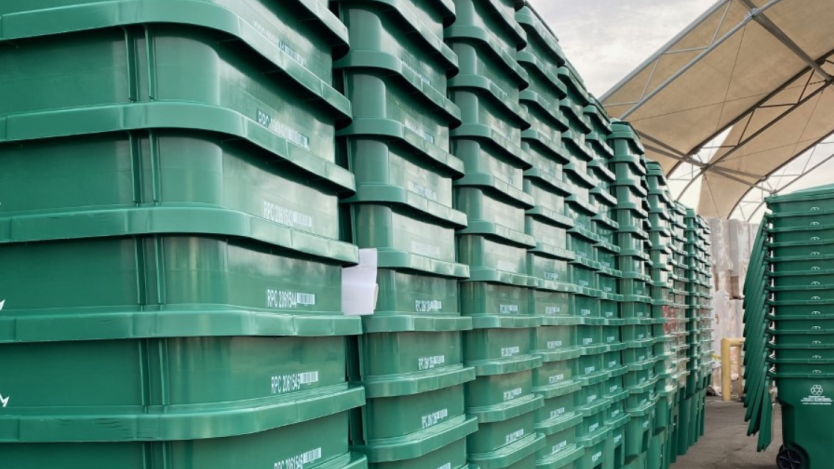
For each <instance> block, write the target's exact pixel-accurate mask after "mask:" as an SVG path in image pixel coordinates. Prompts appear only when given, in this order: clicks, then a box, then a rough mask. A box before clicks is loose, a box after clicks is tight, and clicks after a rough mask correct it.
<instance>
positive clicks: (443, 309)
mask: <svg viewBox="0 0 834 469" xmlns="http://www.w3.org/2000/svg"><path fill="white" fill-rule="evenodd" d="M334 5H336V6H337V7H338V11H339V14H340V16H341V19H342V21H343V22H344V24H345V25H346V26H347V28H348V32H349V34H350V43H351V51H350V52H349V53H348V54H347V55H346V56H345V57H343V58H342V59H340V60H339V61H337V62H336V63H335V68H336V78H337V82H338V83H339V85H340V86H341V87H342V89H343V90H344V92H345V95H346V96H347V97H348V98H349V99H350V100H351V102H352V105H353V122H352V123H351V125H349V126H348V127H346V128H345V129H342V130H341V131H340V132H339V136H340V137H341V138H340V144H341V145H340V151H341V153H340V158H341V159H342V161H341V162H342V163H343V164H344V165H346V166H347V167H348V168H349V169H350V170H351V171H352V172H353V174H354V175H355V177H356V193H355V194H354V195H352V196H351V197H347V198H345V199H344V200H343V207H344V211H345V213H346V214H347V215H348V216H347V218H348V219H349V220H350V222H351V225H350V231H349V237H350V238H351V239H352V240H353V242H354V243H356V244H357V245H358V246H359V247H360V248H373V249H376V250H377V253H378V267H379V269H378V272H377V284H378V286H379V293H378V299H377V308H376V311H375V313H374V314H373V315H370V316H365V317H364V318H363V332H364V334H363V335H362V336H361V337H360V338H359V339H358V340H357V341H356V344H355V349H354V350H355V354H356V356H357V357H358V362H357V363H355V364H354V365H355V366H354V367H353V368H352V369H351V378H352V379H353V380H354V381H356V382H359V383H361V384H362V385H363V386H364V387H365V391H366V394H367V398H368V402H367V404H366V405H365V407H364V408H363V409H361V410H359V411H356V412H354V418H353V422H352V425H351V433H352V434H351V441H352V444H353V445H354V447H355V448H356V449H357V450H359V451H362V452H363V453H365V454H366V455H367V456H368V460H369V462H370V463H371V466H372V467H375V468H380V469H382V468H392V467H397V468H423V467H444V465H445V466H446V467H450V468H455V469H456V468H460V467H466V465H467V464H468V463H467V449H466V437H467V436H468V435H470V434H472V433H473V432H474V431H475V430H476V429H477V420H476V419H475V418H474V417H469V416H467V414H466V410H465V404H464V396H465V390H464V386H465V383H467V382H469V381H472V380H473V379H474V378H475V369H474V368H472V367H471V366H467V365H464V357H463V353H462V350H463V344H462V334H463V332H462V331H466V330H471V329H472V319H471V318H469V317H464V316H461V313H460V301H459V280H460V279H465V278H467V277H468V276H469V267H468V266H466V265H462V264H458V263H456V251H455V230H456V229H458V228H462V227H465V226H466V225H467V220H466V214H464V213H462V212H460V211H458V210H455V209H453V208H452V207H453V194H452V181H453V179H456V178H459V177H461V176H462V175H463V169H464V164H463V162H462V161H461V160H460V159H458V158H456V157H454V156H452V155H451V153H450V152H449V139H450V129H449V128H450V127H456V126H458V125H460V114H461V113H460V110H459V109H458V107H457V106H456V105H455V104H453V103H452V102H451V101H450V100H449V99H448V98H446V94H447V83H448V77H450V76H454V75H455V74H457V72H458V59H457V56H456V55H455V53H454V52H453V51H452V50H451V49H450V48H449V47H448V46H447V45H446V44H444V42H443V31H444V27H446V26H449V25H451V24H452V23H453V22H454V20H455V9H454V5H453V4H452V3H451V2H448V1H438V0H400V1H396V2H391V1H386V0H339V1H337V2H334ZM392 415H396V416H397V418H391V416H392Z"/></svg>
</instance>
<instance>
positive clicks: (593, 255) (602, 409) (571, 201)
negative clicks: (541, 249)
mask: <svg viewBox="0 0 834 469" xmlns="http://www.w3.org/2000/svg"><path fill="white" fill-rule="evenodd" d="M559 79H560V80H561V81H562V83H563V84H564V85H565V87H566V89H567V97H566V98H565V99H563V100H562V101H561V103H560V107H561V109H562V110H563V112H564V114H565V116H566V118H567V121H568V130H566V131H565V132H563V133H562V142H563V144H564V146H565V148H566V149H567V153H568V157H569V160H570V162H569V163H568V164H567V165H565V166H564V181H565V183H566V184H567V186H568V187H569V189H570V192H571V194H570V195H569V196H568V197H567V199H566V200H567V214H568V216H569V217H570V218H572V219H573V222H574V226H573V227H572V228H570V229H569V230H568V246H569V249H570V250H571V251H572V252H573V254H574V256H575V259H574V260H573V261H572V262H571V264H570V266H569V273H570V281H571V283H572V285H573V287H574V293H573V295H572V308H573V311H574V314H576V315H578V316H579V326H578V328H577V330H578V337H579V343H580V347H581V353H582V354H581V356H580V358H579V375H580V381H581V382H582V392H581V393H580V399H579V408H580V411H581V412H582V416H583V421H582V424H581V425H580V427H579V431H578V436H579V441H580V442H581V443H582V444H583V445H584V446H585V454H584V455H583V457H582V458H581V459H580V460H579V461H578V463H577V467H578V468H580V469H586V468H593V467H596V466H597V465H599V464H604V465H608V464H610V463H611V461H613V454H611V448H610V445H609V444H608V442H609V439H610V437H611V436H612V435H611V434H612V429H611V427H610V426H608V425H607V420H608V419H609V413H608V410H609V408H610V405H611V398H610V397H609V393H608V383H607V381H608V379H609V378H610V376H611V372H609V371H607V370H606V361H605V359H606V353H607V352H609V351H610V350H611V347H612V345H613V346H615V347H617V346H619V331H618V330H613V329H612V326H611V324H612V321H616V319H611V320H609V319H606V318H605V317H604V313H603V310H605V311H608V312H611V313H612V314H613V312H614V311H615V309H614V308H612V307H611V303H612V302H611V301H610V300H608V298H609V295H605V294H603V292H602V290H601V285H600V282H599V277H598V274H599V273H600V271H601V270H602V268H601V265H600V263H599V262H598V261H597V245H598V243H599V242H600V238H599V236H598V235H597V234H596V233H595V228H596V223H597V222H596V221H595V218H596V217H597V215H598V214H599V212H598V210H597V204H596V200H597V199H596V196H594V195H592V193H591V191H592V189H594V188H595V187H596V186H597V185H598V180H597V177H596V175H595V174H592V173H591V170H590V167H589V165H590V164H591V163H592V162H593V161H594V160H596V159H597V157H596V155H595V152H594V151H593V150H592V149H591V148H590V147H589V146H588V144H587V135H589V134H591V133H592V131H593V130H594V129H593V127H592V125H591V124H592V123H591V121H590V119H589V118H587V117H586V116H585V108H586V107H587V106H589V105H591V104H592V101H591V99H592V98H591V96H590V95H589V94H588V92H587V90H586V89H585V85H584V84H583V82H582V80H581V78H580V76H579V74H578V73H577V72H576V70H575V69H574V68H573V66H572V65H571V64H570V63H566V64H565V65H564V66H562V67H560V68H559ZM608 270H609V271H610V270H611V269H608ZM612 296H613V295H612Z"/></svg>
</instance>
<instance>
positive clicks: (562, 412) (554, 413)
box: [550, 407, 567, 419]
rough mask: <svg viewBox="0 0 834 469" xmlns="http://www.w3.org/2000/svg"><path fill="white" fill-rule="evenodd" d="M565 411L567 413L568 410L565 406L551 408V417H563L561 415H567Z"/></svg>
mask: <svg viewBox="0 0 834 469" xmlns="http://www.w3.org/2000/svg"><path fill="white" fill-rule="evenodd" d="M565 413H567V410H565V408H564V407H562V408H559V409H556V410H551V411H550V418H551V419H555V418H556V417H561V416H563V415H565Z"/></svg>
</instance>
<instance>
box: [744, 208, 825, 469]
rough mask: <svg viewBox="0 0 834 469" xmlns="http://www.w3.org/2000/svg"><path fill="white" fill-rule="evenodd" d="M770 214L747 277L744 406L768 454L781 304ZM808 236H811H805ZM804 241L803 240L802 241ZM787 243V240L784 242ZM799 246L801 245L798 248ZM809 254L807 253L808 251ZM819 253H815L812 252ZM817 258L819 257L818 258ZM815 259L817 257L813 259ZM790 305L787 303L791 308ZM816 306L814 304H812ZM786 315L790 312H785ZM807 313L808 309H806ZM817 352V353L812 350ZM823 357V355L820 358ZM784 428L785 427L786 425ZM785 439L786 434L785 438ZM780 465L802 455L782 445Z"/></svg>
mask: <svg viewBox="0 0 834 469" xmlns="http://www.w3.org/2000/svg"><path fill="white" fill-rule="evenodd" d="M769 224H770V215H769V214H765V216H764V218H763V219H762V222H761V224H760V225H759V232H758V233H757V235H756V240H755V241H754V242H753V245H752V246H751V252H750V263H749V265H748V270H747V277H746V279H745V284H744V337H745V341H744V361H743V363H744V395H743V398H744V405H745V407H747V412H746V413H745V421H749V422H750V423H749V425H748V428H747V434H748V435H754V434H756V433H759V438H758V442H757V450H758V451H764V450H765V449H767V448H768V447H769V446H770V443H771V442H772V433H773V432H772V430H773V420H772V412H773V402H772V398H771V395H770V390H771V387H772V385H773V376H772V375H770V374H769V372H768V371H769V368H770V363H768V357H769V356H770V355H771V354H772V353H773V351H772V347H771V346H769V345H768V344H769V343H770V340H771V336H770V335H769V334H768V329H769V328H770V326H771V321H770V320H769V319H768V313H769V312H770V310H771V308H774V307H776V306H777V305H776V304H775V303H774V302H773V301H772V300H771V299H770V295H771V293H770V291H769V290H768V288H767V285H768V281H767V280H768V278H767V275H766V272H767V271H768V270H769V269H770V264H769V260H770V259H771V257H770V248H771V246H773V243H772V242H771V241H770V238H769V237H770V230H771V228H770V227H769ZM805 236H806V237H807V234H806V235H805ZM800 239H801V238H800ZM783 242H784V241H783ZM791 244H793V245H794V246H796V243H788V244H786V245H785V246H784V247H785V248H790V247H791ZM781 247H782V246H778V245H776V246H773V249H774V250H779V249H780V248H781ZM797 247H798V246H797ZM806 252H807V251H806ZM812 252H815V251H812ZM785 257H786V259H789V258H791V257H796V258H797V259H798V260H799V259H808V257H805V256H785ZM814 257H816V256H814ZM810 259H813V258H810ZM804 303H805V301H804V300H801V303H799V305H800V307H803V306H804ZM789 304H790V303H788V304H786V305H785V306H788V305H789ZM810 306H812V307H813V304H810ZM785 311H786V312H787V311H789V310H785ZM806 311H807V310H806ZM815 345H818V346H820V348H823V347H825V346H824V345H823V344H822V343H820V344H815ZM812 352H813V350H812ZM820 357H821V355H820ZM783 426H784V424H783ZM783 438H784V435H783ZM780 449H781V450H783V451H780V453H783V454H779V456H778V459H777V462H779V459H784V460H785V462H787V463H789V464H786V465H783V467H788V468H790V467H791V466H792V464H790V463H791V459H793V457H794V456H798V458H801V457H802V454H799V453H797V454H794V453H793V452H794V450H793V448H791V445H788V446H787V447H786V446H784V445H783V446H782V448H780ZM796 462H798V463H799V464H796V465H794V467H796V466H798V467H802V464H801V462H802V461H801V460H800V459H797V461H796Z"/></svg>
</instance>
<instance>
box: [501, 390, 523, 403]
mask: <svg viewBox="0 0 834 469" xmlns="http://www.w3.org/2000/svg"><path fill="white" fill-rule="evenodd" d="M522 392H523V391H522V390H521V388H515V389H511V390H509V391H504V400H505V401H511V400H513V399H515V398H517V397H519V396H521V393H522Z"/></svg>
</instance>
